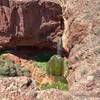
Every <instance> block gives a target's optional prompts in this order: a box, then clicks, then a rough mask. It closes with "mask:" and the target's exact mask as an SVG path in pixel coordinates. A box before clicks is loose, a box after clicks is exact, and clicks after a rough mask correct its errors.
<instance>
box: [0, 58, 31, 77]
mask: <svg viewBox="0 0 100 100" xmlns="http://www.w3.org/2000/svg"><path fill="white" fill-rule="evenodd" d="M0 76H8V77H15V76H30V72H29V70H27V69H23V68H21V67H20V66H19V65H17V64H14V63H12V62H11V61H7V60H0Z"/></svg>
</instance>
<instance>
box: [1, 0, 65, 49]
mask: <svg viewBox="0 0 100 100" xmlns="http://www.w3.org/2000/svg"><path fill="white" fill-rule="evenodd" d="M61 15H62V8H61V6H60V5H59V3H58V2H57V1H56V0H0V46H4V47H7V46H10V47H13V46H34V45H35V46H39V47H42V46H49V45H52V44H54V43H55V41H56V38H57V35H59V33H61V31H62V27H61V26H62V24H63V23H61V22H62V21H61V20H62V17H61ZM40 44H41V45H40Z"/></svg>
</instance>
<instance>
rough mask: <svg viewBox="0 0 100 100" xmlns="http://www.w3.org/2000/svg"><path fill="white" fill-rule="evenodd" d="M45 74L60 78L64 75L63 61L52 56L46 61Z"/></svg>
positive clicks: (56, 56) (58, 57)
mask: <svg viewBox="0 0 100 100" xmlns="http://www.w3.org/2000/svg"><path fill="white" fill-rule="evenodd" d="M47 72H48V74H51V75H56V76H62V75H63V74H64V61H63V58H62V57H60V56H58V55H54V56H52V57H51V58H50V60H49V61H48V66H47Z"/></svg>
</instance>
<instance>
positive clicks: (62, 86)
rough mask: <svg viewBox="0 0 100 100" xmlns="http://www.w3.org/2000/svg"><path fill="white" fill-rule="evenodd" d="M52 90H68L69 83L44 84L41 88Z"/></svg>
mask: <svg viewBox="0 0 100 100" xmlns="http://www.w3.org/2000/svg"><path fill="white" fill-rule="evenodd" d="M51 88H54V89H60V90H68V85H67V83H63V82H61V81H58V82H56V83H53V84H43V85H42V86H41V89H42V90H46V89H51Z"/></svg>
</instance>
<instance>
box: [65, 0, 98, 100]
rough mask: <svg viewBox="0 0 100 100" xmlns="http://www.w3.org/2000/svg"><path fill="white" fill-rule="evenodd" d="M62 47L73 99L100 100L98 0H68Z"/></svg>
mask: <svg viewBox="0 0 100 100" xmlns="http://www.w3.org/2000/svg"><path fill="white" fill-rule="evenodd" d="M66 7H67V9H66V13H65V17H66V23H65V24H66V27H67V31H66V33H65V34H64V35H63V43H64V48H65V50H67V51H68V52H69V57H68V59H69V62H70V69H71V70H70V74H69V76H68V78H67V80H68V83H69V88H70V89H69V93H71V97H72V98H73V100H100V0H95V1H94V0H67V4H66Z"/></svg>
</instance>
